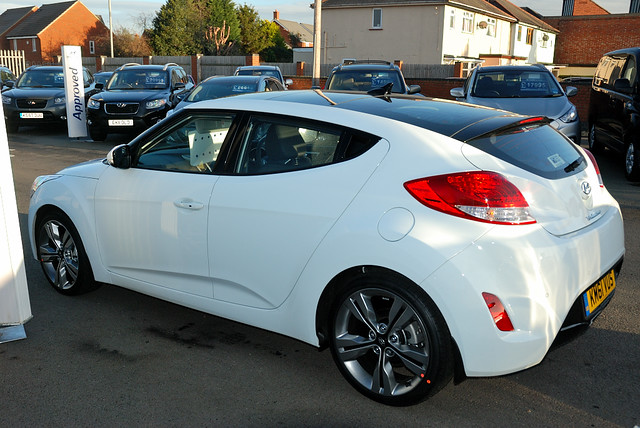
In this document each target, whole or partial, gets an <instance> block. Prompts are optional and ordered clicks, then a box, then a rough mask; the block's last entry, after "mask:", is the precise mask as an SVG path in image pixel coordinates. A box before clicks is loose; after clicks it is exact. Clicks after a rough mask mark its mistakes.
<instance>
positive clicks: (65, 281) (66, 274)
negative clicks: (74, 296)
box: [38, 220, 80, 290]
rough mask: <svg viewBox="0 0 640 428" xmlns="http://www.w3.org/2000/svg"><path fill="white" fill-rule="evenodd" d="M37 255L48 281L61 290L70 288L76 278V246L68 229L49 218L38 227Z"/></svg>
mask: <svg viewBox="0 0 640 428" xmlns="http://www.w3.org/2000/svg"><path fill="white" fill-rule="evenodd" d="M38 242H39V247H38V256H39V259H40V263H41V265H42V268H43V270H44V272H45V274H46V275H47V277H48V279H49V282H51V283H52V284H53V285H54V286H55V287H57V288H59V289H61V290H68V289H70V288H72V287H73V286H74V285H75V283H76V280H77V279H78V272H79V266H80V263H79V258H78V248H77V246H76V243H75V241H74V239H73V237H72V236H71V233H70V231H69V230H68V229H67V228H66V227H65V226H64V225H63V224H62V223H60V222H58V221H56V220H49V221H47V222H45V223H44V224H43V225H42V227H41V229H40V239H39V241H38Z"/></svg>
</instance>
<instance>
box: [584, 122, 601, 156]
mask: <svg viewBox="0 0 640 428" xmlns="http://www.w3.org/2000/svg"><path fill="white" fill-rule="evenodd" d="M587 139H588V140H589V151H590V152H591V153H594V154H596V153H601V152H602V150H604V145H603V144H602V142H600V141H598V139H597V137H596V126H595V125H594V124H593V123H592V124H590V125H589V135H588V138H587Z"/></svg>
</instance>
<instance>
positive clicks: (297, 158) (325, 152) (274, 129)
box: [236, 116, 343, 174]
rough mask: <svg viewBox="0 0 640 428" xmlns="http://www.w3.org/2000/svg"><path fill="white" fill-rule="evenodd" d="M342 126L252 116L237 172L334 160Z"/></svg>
mask: <svg viewBox="0 0 640 428" xmlns="http://www.w3.org/2000/svg"><path fill="white" fill-rule="evenodd" d="M342 135H343V130H342V129H340V128H338V127H332V126H326V125H323V124H315V123H307V122H305V123H299V122H294V121H287V120H286V119H282V120H280V119H273V118H271V117H260V116H253V117H251V118H250V119H249V123H248V125H247V127H246V131H245V134H244V137H243V138H242V143H241V149H240V156H239V159H238V164H237V166H236V173H238V174H265V173H274V172H286V171H293V170H300V169H305V168H311V167H316V166H321V165H327V164H330V163H333V162H334V161H335V158H336V153H337V149H338V145H339V143H340V141H341V138H342Z"/></svg>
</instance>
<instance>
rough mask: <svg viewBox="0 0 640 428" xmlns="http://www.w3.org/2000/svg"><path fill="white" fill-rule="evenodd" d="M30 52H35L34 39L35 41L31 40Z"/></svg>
mask: <svg viewBox="0 0 640 428" xmlns="http://www.w3.org/2000/svg"><path fill="white" fill-rule="evenodd" d="M31 50H32V51H33V52H35V51H36V39H35V38H34V39H31Z"/></svg>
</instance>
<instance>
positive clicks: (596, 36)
mask: <svg viewBox="0 0 640 428" xmlns="http://www.w3.org/2000/svg"><path fill="white" fill-rule="evenodd" d="M634 7H635V8H636V12H635V13H619V14H610V13H609V12H607V11H606V10H605V9H604V8H602V7H601V6H599V5H598V4H597V3H595V2H594V1H592V0H564V2H563V8H562V11H563V16H546V17H544V18H543V19H544V21H545V22H547V23H548V24H549V25H551V26H553V27H555V28H557V29H558V30H559V31H560V35H559V36H558V39H557V42H556V53H555V62H556V64H566V65H568V66H569V67H568V70H567V71H566V72H565V73H566V75H570V74H574V75H585V76H588V75H591V74H593V71H594V68H595V66H596V65H597V63H598V60H599V59H600V57H602V55H603V54H605V53H607V52H610V51H613V50H617V49H621V48H626V47H632V46H640V31H639V30H638V29H639V28H640V14H638V12H637V7H638V2H637V1H635V0H631V2H630V7H629V10H630V11H632V12H633V11H634ZM578 68H581V69H582V71H581V72H580V71H577V69H578ZM572 69H573V70H574V72H573V73H572V72H571V71H570V70H572Z"/></svg>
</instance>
